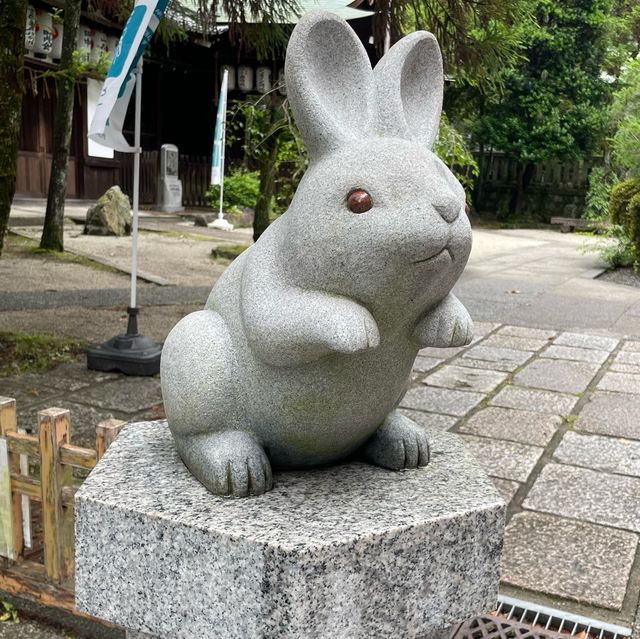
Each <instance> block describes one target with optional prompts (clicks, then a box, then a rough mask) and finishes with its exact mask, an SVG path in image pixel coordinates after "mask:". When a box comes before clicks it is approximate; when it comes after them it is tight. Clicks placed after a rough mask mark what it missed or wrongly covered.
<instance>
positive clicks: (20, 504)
mask: <svg viewBox="0 0 640 639" xmlns="http://www.w3.org/2000/svg"><path fill="white" fill-rule="evenodd" d="M38 424H39V431H38V435H37V436H34V435H28V434H26V433H25V432H24V431H22V430H18V428H17V419H16V402H15V400H14V399H10V398H6V397H0V556H1V557H4V560H3V563H4V565H3V566H2V568H1V569H0V590H3V591H5V592H8V593H10V594H13V595H17V596H25V597H27V598H29V599H31V600H35V601H37V602H39V603H42V604H45V605H48V606H53V607H57V608H63V609H65V610H68V611H70V612H74V613H75V614H77V613H76V611H75V604H74V595H73V575H74V549H75V544H74V496H75V493H76V490H77V489H78V487H79V485H80V484H81V483H82V480H81V479H78V478H75V477H74V476H73V469H74V468H76V469H83V470H85V471H87V470H91V469H92V468H93V467H94V466H95V465H96V463H97V462H98V460H99V459H100V458H101V457H102V455H104V453H105V451H106V450H107V448H108V447H109V445H110V444H111V443H112V442H113V440H114V439H115V438H116V436H117V434H118V433H119V432H120V430H121V428H122V427H123V426H124V424H125V422H122V421H119V420H113V419H112V420H107V421H104V422H100V424H98V426H97V427H96V449H95V450H94V449H91V448H82V447H80V446H74V445H73V444H72V443H71V441H70V426H71V420H70V415H69V411H68V410H64V409H62V408H49V409H47V410H43V411H40V412H39V413H38Z"/></svg>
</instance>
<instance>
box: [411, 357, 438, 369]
mask: <svg viewBox="0 0 640 639" xmlns="http://www.w3.org/2000/svg"><path fill="white" fill-rule="evenodd" d="M442 362H444V360H443V359H438V358H437V357H424V356H422V355H418V357H416V359H415V362H413V370H414V372H418V373H428V372H429V371H430V370H432V369H434V368H435V367H436V366H438V365H440V364H442Z"/></svg>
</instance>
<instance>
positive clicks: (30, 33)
mask: <svg viewBox="0 0 640 639" xmlns="http://www.w3.org/2000/svg"><path fill="white" fill-rule="evenodd" d="M35 46H36V10H35V7H33V6H32V5H27V23H26V25H25V30H24V49H25V53H26V54H27V55H28V56H33V53H34V49H35Z"/></svg>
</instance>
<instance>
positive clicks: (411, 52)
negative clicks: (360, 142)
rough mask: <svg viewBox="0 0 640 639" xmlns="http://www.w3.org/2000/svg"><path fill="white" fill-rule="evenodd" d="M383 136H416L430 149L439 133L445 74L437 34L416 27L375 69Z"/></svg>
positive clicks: (390, 50) (404, 137)
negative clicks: (417, 29)
mask: <svg viewBox="0 0 640 639" xmlns="http://www.w3.org/2000/svg"><path fill="white" fill-rule="evenodd" d="M373 74H374V77H375V82H376V89H377V106H378V125H377V130H378V132H379V133H380V134H381V135H383V136H389V137H399V138H403V139H405V140H415V141H417V142H420V143H421V144H425V145H426V146H427V147H428V148H429V149H430V148H431V147H432V146H433V143H434V141H435V139H436V137H437V135H438V127H439V125H440V113H441V111H442V92H443V88H444V76H443V72H442V54H441V53H440V47H439V46H438V42H437V40H436V39H435V37H434V36H433V35H432V34H431V33H428V32H427V31H416V32H415V33H412V34H411V35H408V36H406V37H404V38H402V40H399V41H398V42H397V43H396V44H394V45H393V46H392V47H391V49H389V51H388V52H387V53H386V55H385V56H384V57H383V58H382V59H381V60H380V62H378V64H377V65H376V67H375V69H374V71H373Z"/></svg>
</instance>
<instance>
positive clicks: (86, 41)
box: [76, 24, 93, 62]
mask: <svg viewBox="0 0 640 639" xmlns="http://www.w3.org/2000/svg"><path fill="white" fill-rule="evenodd" d="M92 49H93V29H92V28H91V27H88V26H87V25H86V24H81V25H80V26H79V27H78V38H77V40H76V50H77V51H79V52H80V53H81V54H82V55H81V58H82V61H83V62H89V61H90V60H91V50H92Z"/></svg>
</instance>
